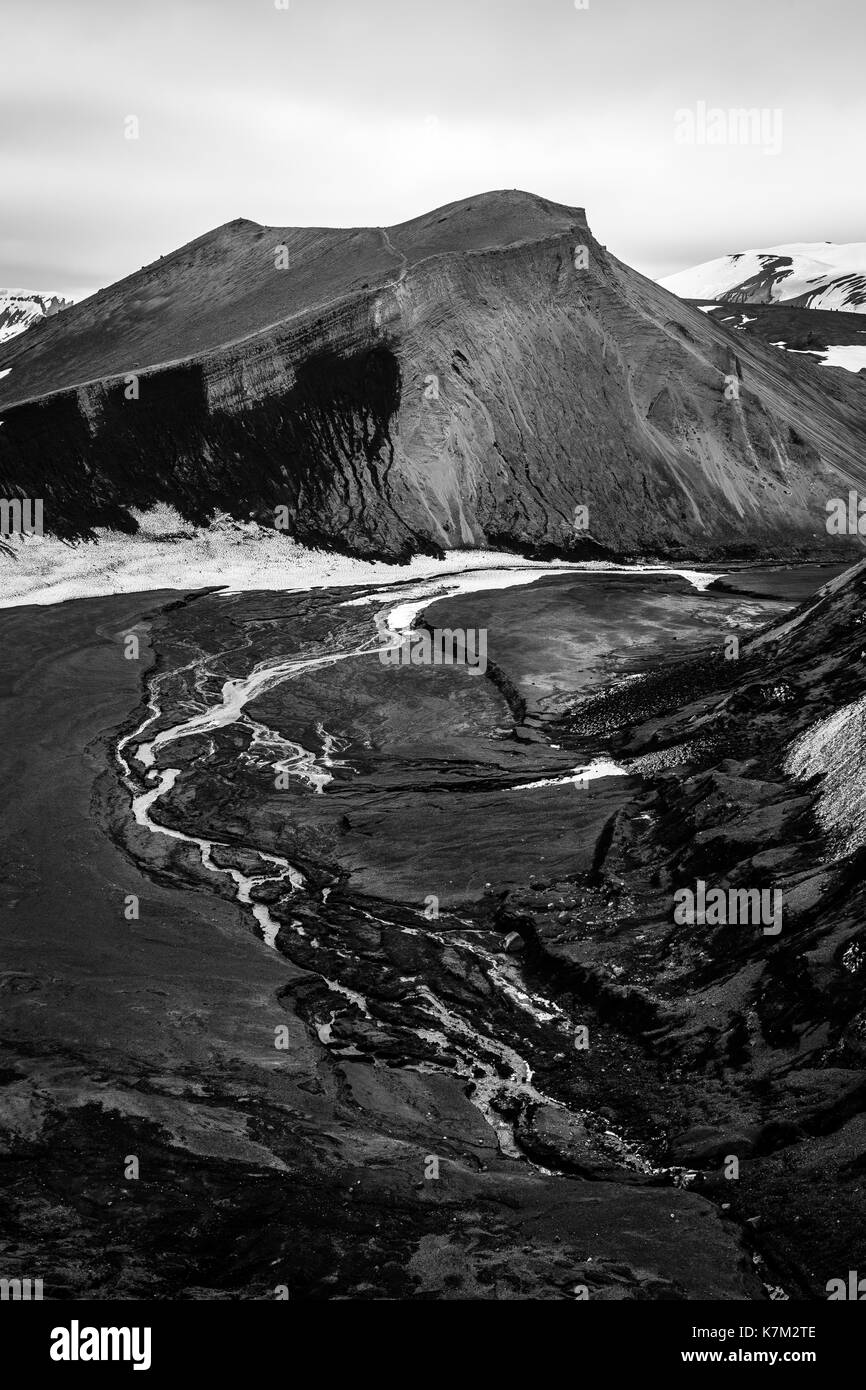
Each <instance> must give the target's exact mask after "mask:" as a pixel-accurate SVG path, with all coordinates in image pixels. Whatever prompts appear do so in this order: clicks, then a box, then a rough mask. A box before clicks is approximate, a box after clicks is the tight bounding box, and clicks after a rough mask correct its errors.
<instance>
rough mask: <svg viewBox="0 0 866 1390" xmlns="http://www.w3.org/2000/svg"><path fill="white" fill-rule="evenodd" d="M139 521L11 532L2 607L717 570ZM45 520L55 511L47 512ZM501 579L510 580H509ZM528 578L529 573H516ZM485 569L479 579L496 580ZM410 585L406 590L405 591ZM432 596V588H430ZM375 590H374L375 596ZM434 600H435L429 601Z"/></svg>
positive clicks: (153, 518)
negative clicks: (130, 526)
mask: <svg viewBox="0 0 866 1390" xmlns="http://www.w3.org/2000/svg"><path fill="white" fill-rule="evenodd" d="M134 515H135V517H136V520H137V521H138V523H139V526H140V527H141V530H140V531H139V533H138V534H137V535H135V536H124V535H121V534H119V533H118V532H116V531H107V530H99V531H98V532H97V535H98V540H97V541H96V542H94V543H82V544H79V545H69V544H67V543H65V542H63V541H60V540H58V539H57V538H56V537H54V536H50V535H47V536H22V537H14V538H13V537H10V538H9V539H8V544H9V547H10V548H11V549H12V550H13V551H14V558H12V557H10V556H7V555H5V554H3V553H0V578H2V586H0V587H2V592H0V607H3V608H14V607H20V606H22V605H24V604H30V603H34V604H48V603H63V602H66V601H68V600H69V599H77V598H95V597H100V596H102V595H106V594H135V593H145V592H148V591H150V590H153V589H179V590H182V591H184V592H189V591H190V590H194V589H206V588H219V589H223V590H225V591H226V592H228V593H245V592H250V591H255V590H267V591H271V592H291V591H295V590H301V591H307V590H310V589H313V588H320V587H324V588H340V587H342V588H346V587H349V586H353V585H357V586H361V585H390V584H400V583H406V582H407V581H410V582H411V581H414V580H429V579H431V578H435V577H444V578H446V579H447V578H448V577H449V576H452V575H457V574H464V573H465V572H467V571H469V572H473V573H475V572H483V574H484V575H486V574H487V573H488V572H489V571H491V570H495V571H499V572H500V573H502V574H505V575H510V574H513V573H515V572H517V571H519V572H520V573H521V574H522V575H526V576H529V575H533V576H535V577H538V578H540V577H542V576H543V575H545V574H557V573H571V572H574V573H587V574H592V573H603V574H661V575H679V576H681V577H682V578H684V579H687V580H688V582H689V583H690V584H692V585H694V587H695V588H696V589H698V590H704V589H706V588H707V587H708V586H709V585H710V584H711V583H712V582H713V580H714V579H717V578H718V577H719V576H718V575H717V574H710V573H708V572H705V571H702V570H689V569H668V568H666V567H664V566H661V565H633V566H632V565H608V564H605V563H603V562H601V561H596V560H589V561H584V562H581V563H575V564H570V563H567V562H565V561H561V562H560V561H551V562H550V563H547V564H545V563H541V562H539V561H535V560H526V559H524V558H523V557H522V556H520V555H503V554H502V552H499V551H489V550H452V551H448V552H447V554H446V555H445V558H444V559H443V560H436V559H433V558H432V557H431V556H429V555H418V556H415V558H414V559H413V560H411V561H410V562H409V564H407V565H396V564H386V563H382V562H379V561H371V560H360V559H356V558H354V557H352V556H345V555H336V554H333V553H331V552H326V551H317V550H308V549H306V548H305V547H304V546H302V545H299V544H297V542H295V541H292V540H290V539H289V538H288V537H287V536H285V535H284V534H282V533H281V532H279V531H273V530H271V529H270V528H265V527H262V526H259V525H258V524H257V523H256V522H233V521H231V520H230V519H228V518H225V517H223V518H219V519H217V521H215V522H214V523H213V524H212V525H211V526H208V527H194V526H190V525H187V524H186V523H185V522H184V521H183V520H182V519H181V517H180V516H179V515H178V514H177V513H176V512H175V511H174V510H173V509H172V508H171V507H167V506H163V505H160V506H158V507H154V508H153V509H151V510H150V511H148V512H137V513H135V514H134ZM46 525H50V519H49V518H47V517H46ZM502 582H503V585H504V584H505V583H506V582H509V581H507V580H503V581H502ZM510 582H513V583H526V582H529V581H528V580H527V579H525V578H524V579H514V580H512V581H510ZM496 583H497V581H494V582H493V584H485V583H484V582H482V578H479V580H478V582H477V585H476V587H478V588H489V587H494V586H495V585H496ZM409 597H410V594H409V593H408V592H407V594H406V598H407V600H408V599H409ZM424 597H425V600H426V599H427V592H426V590H425V593H424ZM377 598H378V595H375V594H374V595H371V596H370V598H369V600H367V601H369V602H375V601H376V600H377ZM428 601H429V600H428Z"/></svg>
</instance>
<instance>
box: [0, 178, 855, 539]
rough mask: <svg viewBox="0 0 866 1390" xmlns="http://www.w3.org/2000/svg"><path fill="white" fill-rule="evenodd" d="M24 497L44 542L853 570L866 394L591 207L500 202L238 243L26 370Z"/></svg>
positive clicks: (30, 337) (23, 357)
mask: <svg viewBox="0 0 866 1390" xmlns="http://www.w3.org/2000/svg"><path fill="white" fill-rule="evenodd" d="M3 369H5V370H6V371H7V373H8V374H7V375H5V376H4V378H3V379H2V381H0V413H2V419H3V428H2V429H0V495H5V496H11V495H15V494H18V495H21V496H25V497H28V496H35V497H41V498H43V499H44V503H45V527H46V530H52V531H55V532H56V533H57V534H60V535H63V536H67V537H75V536H83V535H88V534H91V533H92V532H93V530H94V528H96V527H98V526H111V527H115V528H117V529H120V530H133V529H135V525H136V523H135V520H134V517H133V515H132V512H133V510H142V509H147V508H149V507H150V506H152V505H154V504H155V503H158V502H169V503H172V504H173V505H175V506H176V507H177V508H178V510H179V511H180V512H181V513H182V514H183V515H184V516H185V517H187V518H188V519H189V520H191V521H198V522H204V521H206V520H207V519H208V518H209V517H210V516H212V515H213V514H214V512H215V511H216V510H222V511H227V512H229V513H231V514H232V515H234V516H237V517H249V516H254V517H255V518H256V519H258V520H260V521H263V522H264V523H266V524H271V525H272V524H274V517H275V511H276V509H277V508H282V509H283V510H284V514H285V515H286V516H287V517H288V525H289V529H290V530H291V532H292V533H293V534H294V535H295V536H296V537H297V538H298V539H299V540H301V541H303V542H305V543H308V544H331V545H339V546H341V547H345V548H348V549H349V550H351V551H353V552H355V553H358V554H364V555H371V556H389V557H400V556H405V555H407V554H409V553H412V552H414V551H418V550H439V549H448V548H453V547H466V546H469V547H472V546H485V545H487V546H501V547H503V548H526V547H529V548H533V549H538V548H542V547H543V548H546V549H547V550H549V551H558V552H562V553H571V554H574V553H583V554H617V555H623V556H628V555H632V556H633V555H640V554H644V555H659V556H684V555H687V556H691V557H695V558H700V557H711V556H716V557H722V556H734V555H743V556H747V555H752V556H754V555H759V556H762V555H774V556H781V555H792V556H793V555H802V554H806V553H810V554H827V553H830V552H831V553H832V554H833V555H834V557H837V556H838V554H839V547H840V546H841V545H849V544H850V546H856V545H857V544H858V542H857V541H856V539H852V540H851V541H850V542H846V541H843V540H840V539H839V538H834V539H833V540H831V538H829V537H828V536H827V533H826V530H825V525H824V522H825V519H826V513H825V504H826V501H827V498H828V497H833V496H840V495H846V492H847V488H848V486H849V485H851V486H855V485H862V486H863V488H864V490H866V463H864V459H866V424H864V411H863V396H862V387H861V385H860V383H859V382H855V381H850V382H849V381H848V380H845V381H841V380H837V379H836V378H837V377H841V376H842V374H841V373H837V374H832V380H826V379H822V378H829V377H830V376H831V374H829V373H821V374H820V378H819V376H818V374H817V373H816V372H815V370H814V367H813V366H811V365H809V364H808V363H805V362H802V361H800V360H798V359H795V358H793V357H792V356H789V355H786V354H781V353H779V352H777V351H774V350H773V349H772V348H770V347H768V346H767V345H765V344H764V343H762V342H760V341H758V340H756V339H753V338H750V337H747V336H746V335H743V334H737V333H735V332H734V331H732V330H731V329H730V328H728V327H727V326H725V325H722V324H718V323H715V322H713V321H712V320H711V319H709V318H708V317H707V316H706V315H705V314H702V313H700V312H699V311H698V310H697V309H696V308H694V307H693V306H690V305H688V304H684V303H683V302H682V301H681V300H679V299H677V298H676V297H675V296H674V295H672V294H670V293H668V291H667V290H665V289H664V288H662V287H660V286H659V285H656V284H654V283H653V282H651V281H649V280H647V279H645V278H644V277H643V276H641V275H639V274H638V273H637V272H636V271H634V270H631V269H630V268H629V267H628V266H626V265H624V264H622V263H621V262H620V261H618V260H617V259H616V258H615V257H614V256H612V255H611V254H610V253H609V252H608V251H607V249H606V248H605V247H604V246H603V245H602V244H600V243H599V242H598V241H597V240H596V239H595V237H594V236H593V235H592V232H591V231H590V229H589V226H588V224H587V221H586V217H585V214H584V211H583V209H582V208H576V207H575V208H569V207H564V206H562V205H559V204H556V203H552V202H549V201H548V200H546V199H544V198H540V197H537V196H535V195H533V194H530V193H524V192H520V191H517V190H511V191H499V192H494V193H486V194H482V195H479V196H477V197H474V198H467V199H464V200H462V201H459V202H456V203H452V204H449V205H448V206H446V207H442V208H438V209H436V210H435V211H434V212H431V213H428V214H426V215H425V216H423V217H418V218H415V219H413V220H411V221H409V222H405V223H402V224H401V225H399V226H395V227H387V228H383V227H372V228H349V229H329V228H311V227H305V228H289V227H262V226H259V225H258V224H256V223H254V222H249V221H245V220H238V221H236V222H231V223H229V224H227V225H226V226H223V227H220V228H218V229H216V230H215V231H213V232H209V233H207V234H206V235H205V236H202V237H199V238H198V239H197V240H195V241H193V242H190V243H189V244H188V245H187V246H184V247H182V248H181V249H180V250H178V251H176V252H174V253H173V254H171V255H168V256H166V257H164V258H162V259H160V260H159V261H157V262H155V263H154V264H152V265H150V266H147V267H145V268H144V269H143V270H141V271H138V272H136V273H135V274H134V275H130V276H128V277H127V278H126V279H125V280H122V281H119V282H118V283H117V284H115V285H112V286H111V287H109V288H108V289H105V290H102V291H100V292H99V293H98V294H96V295H94V296H93V297H92V298H90V299H87V300H85V301H83V302H82V303H80V304H76V305H74V306H73V307H72V308H71V309H68V310H66V311H65V312H64V313H63V314H62V315H57V316H56V317H54V318H51V319H48V320H46V322H45V323H44V325H43V326H42V327H41V328H40V330H39V332H38V334H26V335H24V336H23V337H22V338H21V339H19V340H17V341H16V342H13V343H11V344H10V345H8V350H6V351H0V370H3Z"/></svg>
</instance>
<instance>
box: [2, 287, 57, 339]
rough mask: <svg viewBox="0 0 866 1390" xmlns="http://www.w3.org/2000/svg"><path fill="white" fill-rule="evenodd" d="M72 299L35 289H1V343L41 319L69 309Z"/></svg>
mask: <svg viewBox="0 0 866 1390" xmlns="http://www.w3.org/2000/svg"><path fill="white" fill-rule="evenodd" d="M71 302H72V301H71V300H68V299H61V298H60V296H59V295H56V294H38V293H36V292H35V291H33V290H0V343H5V342H8V340H9V339H10V338H15V337H17V336H18V334H19V333H23V332H24V330H25V328H30V326H31V325H32V324H34V323H37V322H38V321H39V320H40V319H43V318H49V317H50V316H51V315H52V314H58V313H59V312H60V310H61V309H68V308H69V306H70V304H71Z"/></svg>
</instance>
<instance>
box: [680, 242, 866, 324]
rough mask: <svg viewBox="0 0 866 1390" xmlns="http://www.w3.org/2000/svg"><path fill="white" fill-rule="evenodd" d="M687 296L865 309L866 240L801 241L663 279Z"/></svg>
mask: <svg viewBox="0 0 866 1390" xmlns="http://www.w3.org/2000/svg"><path fill="white" fill-rule="evenodd" d="M659 284H660V285H663V286H664V288H665V289H666V290H670V291H671V292H672V293H673V294H678V295H680V297H681V298H683V299H708V300H709V299H712V300H722V301H724V302H725V303H727V304H779V303H783V302H784V303H790V304H794V305H799V306H800V307H801V308H803V309H844V310H847V311H848V312H849V313H856V314H864V313H866V241H851V242H847V243H845V244H843V245H837V244H836V243H834V242H832V241H797V242H791V243H790V245H787V246H770V247H768V248H767V249H766V250H764V251H738V252H736V253H735V254H734V255H732V256H720V257H719V258H718V259H717V260H714V261H706V262H705V263H704V264H703V265H696V266H693V267H692V269H691V270H681V271H678V272H677V274H676V275H667V276H666V277H665V278H664V279H663V280H660V281H659Z"/></svg>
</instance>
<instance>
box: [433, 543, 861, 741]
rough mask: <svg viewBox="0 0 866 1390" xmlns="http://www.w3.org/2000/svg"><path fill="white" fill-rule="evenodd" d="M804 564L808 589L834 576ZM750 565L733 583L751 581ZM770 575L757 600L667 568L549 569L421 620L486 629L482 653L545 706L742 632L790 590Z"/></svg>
mask: <svg viewBox="0 0 866 1390" xmlns="http://www.w3.org/2000/svg"><path fill="white" fill-rule="evenodd" d="M808 570H809V573H808V576H807V577H806V578H805V580H804V581H803V582H804V583H805V584H806V585H807V586H809V587H807V589H806V592H811V591H812V589H814V588H815V587H816V585H817V584H821V583H823V582H824V581H825V578H826V579H829V578H831V577H832V574H831V573H827V574H826V575H825V574H824V572H823V571H821V570H820V569H819V568H818V567H816V566H809V567H808ZM836 572H837V571H833V573H836ZM752 573H753V572H751V571H749V572H745V573H744V574H742V575H740V574H737V575H735V576H732V581H733V583H734V584H737V585H738V584H740V583H741V582H742V583H743V584H747V583H750V582H751V581H750V579H749V578H748V576H750V575H751V574H752ZM778 574H779V582H774V581H773V579H772V578H771V579H770V582H768V583H767V584H766V587H765V590H764V593H763V595H762V598H761V601H760V602H748V601H745V599H744V598H741V597H738V598H737V599H732V598H730V597H729V596H728V595H727V594H725V595H722V594H721V593H719V592H716V591H713V590H710V591H708V592H705V593H701V592H699V591H698V590H697V589H696V588H695V587H694V585H693V584H691V583H690V582H689V581H688V580H687V579H684V578H681V577H679V576H675V575H648V574H645V575H642V576H640V577H639V578H636V577H635V576H628V575H609V574H603V573H600V572H593V571H590V572H588V573H584V574H578V575H575V574H564V575H554V576H551V577H550V578H545V579H541V580H538V581H536V582H535V583H534V584H530V585H527V586H526V587H525V588H519V589H494V590H491V591H490V592H488V593H484V594H469V595H465V596H462V597H460V598H454V599H444V600H442V601H441V602H438V603H435V604H431V605H430V607H429V608H428V609H427V610H426V618H427V623H428V625H429V626H431V627H441V628H454V627H457V628H468V627H478V628H486V629H487V631H488V639H487V641H488V657H489V659H490V660H491V661H493V662H495V663H496V664H497V665H498V666H501V667H502V668H503V669H504V670H506V671H507V672H508V674H509V676H510V677H511V678H512V680H513V681H514V684H515V685H516V686H517V689H518V691H519V693H520V695H521V696H522V698H523V699H524V700H525V701H526V706H527V713H528V714H529V715H530V716H531V715H539V714H550V713H554V712H556V711H557V710H560V709H561V708H562V707H563V706H564V705H567V704H570V703H571V702H572V701H573V698H574V696H575V695H581V694H584V693H586V692H588V691H589V690H591V689H593V688H594V687H598V686H603V685H606V684H610V683H612V682H614V681H615V680H616V679H618V678H619V677H621V676H623V675H628V674H631V673H634V672H636V671H641V670H644V669H646V668H647V666H649V665H652V664H654V663H655V662H657V661H658V660H659V658H660V657H666V656H668V655H671V656H677V657H680V656H684V655H687V654H689V653H690V652H694V651H698V650H703V649H705V648H707V647H708V646H711V645H719V644H720V643H723V642H724V639H725V637H727V636H728V635H737V636H739V637H740V638H743V639H744V638H745V637H746V636H747V635H748V634H749V633H751V632H753V631H755V629H756V628H758V627H760V626H761V625H762V624H763V623H766V622H767V621H768V620H769V619H770V618H771V617H773V616H774V615H775V614H777V613H782V612H784V611H785V608H786V607H790V604H791V602H793V601H795V598H796V597H798V596H796V595H793V594H790V593H789V591H790V588H791V587H792V586H791V585H790V584H786V583H785V582H784V572H782V571H779V572H778ZM758 582H759V581H757V580H756V582H755V585H754V587H755V588H757V586H758ZM734 592H735V593H737V594H738V595H739V594H742V595H745V593H747V592H748V593H750V592H751V590H750V589H740V588H735V589H734ZM772 600H778V604H776V603H774V602H771V601H772Z"/></svg>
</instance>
